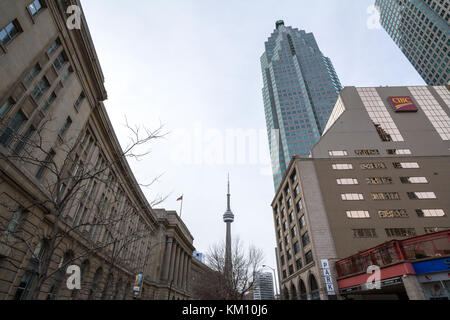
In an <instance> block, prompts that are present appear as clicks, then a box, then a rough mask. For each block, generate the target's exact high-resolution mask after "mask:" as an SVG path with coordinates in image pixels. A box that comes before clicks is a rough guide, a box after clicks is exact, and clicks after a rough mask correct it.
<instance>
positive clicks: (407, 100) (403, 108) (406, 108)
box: [389, 97, 419, 112]
mask: <svg viewBox="0 0 450 320" xmlns="http://www.w3.org/2000/svg"><path fill="white" fill-rule="evenodd" d="M389 100H390V101H391V103H392V106H393V107H394V110H395V112H417V111H419V109H418V108H417V106H416V105H415V104H414V102H413V101H412V99H411V97H389Z"/></svg>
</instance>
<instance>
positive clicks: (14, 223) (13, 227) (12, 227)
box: [6, 208, 24, 234]
mask: <svg viewBox="0 0 450 320" xmlns="http://www.w3.org/2000/svg"><path fill="white" fill-rule="evenodd" d="M23 215H24V211H23V209H22V208H19V209H18V210H16V211H15V212H14V215H13V217H12V219H11V221H10V222H9V224H8V227H7V229H6V233H8V234H13V233H15V232H16V231H17V227H18V226H19V224H20V222H21V221H22V218H23Z"/></svg>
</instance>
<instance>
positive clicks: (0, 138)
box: [0, 111, 28, 148]
mask: <svg viewBox="0 0 450 320" xmlns="http://www.w3.org/2000/svg"><path fill="white" fill-rule="evenodd" d="M27 120H28V119H27V117H25V115H24V114H23V112H22V111H19V112H17V113H16V115H15V116H14V117H13V118H12V119H11V120H10V121H9V123H8V126H7V127H6V128H5V129H4V130H3V132H2V134H1V135H0V144H2V145H3V146H4V147H5V148H7V147H8V146H9V145H10V143H11V141H12V140H13V138H14V136H15V135H17V133H18V131H19V130H20V128H21V127H22V126H23V124H24V123H25V122H26V121H27Z"/></svg>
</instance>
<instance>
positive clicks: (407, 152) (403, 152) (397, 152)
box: [386, 149, 412, 156]
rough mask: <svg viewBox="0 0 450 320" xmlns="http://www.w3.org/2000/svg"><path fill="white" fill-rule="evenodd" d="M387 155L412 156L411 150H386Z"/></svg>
mask: <svg viewBox="0 0 450 320" xmlns="http://www.w3.org/2000/svg"><path fill="white" fill-rule="evenodd" d="M386 152H387V154H389V155H398V156H401V155H410V154H412V152H411V150H409V149H388V150H386Z"/></svg>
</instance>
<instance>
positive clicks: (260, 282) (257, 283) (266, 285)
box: [253, 272, 274, 300]
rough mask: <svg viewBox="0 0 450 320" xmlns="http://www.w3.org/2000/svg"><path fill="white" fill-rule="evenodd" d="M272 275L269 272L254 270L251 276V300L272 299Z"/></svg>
mask: <svg viewBox="0 0 450 320" xmlns="http://www.w3.org/2000/svg"><path fill="white" fill-rule="evenodd" d="M273 292H274V291H273V276H272V273H271V272H255V274H254V276H253V300H273V299H274V293H273Z"/></svg>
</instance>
